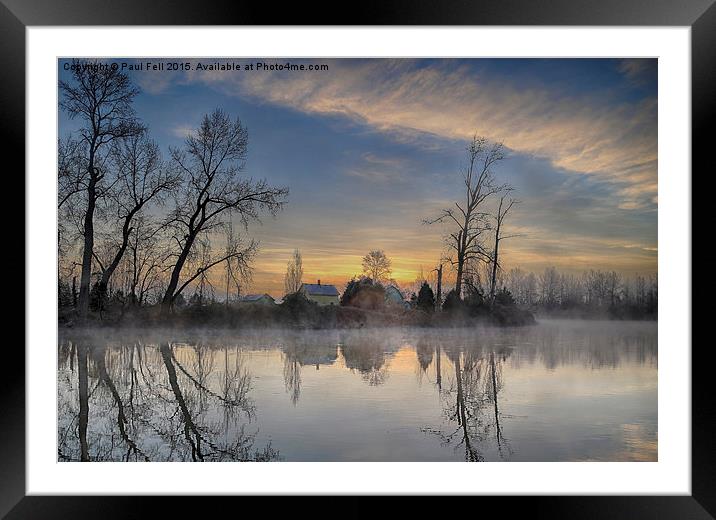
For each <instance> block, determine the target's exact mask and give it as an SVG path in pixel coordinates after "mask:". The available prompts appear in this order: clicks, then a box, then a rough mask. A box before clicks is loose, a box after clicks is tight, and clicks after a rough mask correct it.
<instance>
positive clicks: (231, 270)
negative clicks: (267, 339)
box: [225, 218, 251, 306]
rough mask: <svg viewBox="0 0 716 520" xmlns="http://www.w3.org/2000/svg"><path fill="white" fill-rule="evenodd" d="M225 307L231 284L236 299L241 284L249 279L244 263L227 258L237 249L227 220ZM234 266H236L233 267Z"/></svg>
mask: <svg viewBox="0 0 716 520" xmlns="http://www.w3.org/2000/svg"><path fill="white" fill-rule="evenodd" d="M225 231H226V257H227V258H226V302H225V303H226V305H227V306H228V305H229V286H230V284H231V282H233V284H234V286H235V287H236V298H237V299H238V298H239V296H240V294H241V285H242V282H247V281H249V279H250V278H251V270H250V269H248V268H247V267H248V266H247V264H246V263H245V262H240V261H236V262H234V261H233V260H234V259H233V258H232V257H231V256H229V255H230V254H231V251H234V250H235V249H236V248H237V245H238V243H237V240H238V237H237V236H236V235H235V234H234V225H233V223H232V222H231V218H229V221H228V224H227V225H226V230H225ZM234 264H236V265H234Z"/></svg>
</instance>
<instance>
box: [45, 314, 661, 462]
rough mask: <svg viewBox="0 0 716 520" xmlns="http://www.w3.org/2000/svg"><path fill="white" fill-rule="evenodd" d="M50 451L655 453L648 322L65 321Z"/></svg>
mask: <svg viewBox="0 0 716 520" xmlns="http://www.w3.org/2000/svg"><path fill="white" fill-rule="evenodd" d="M58 353H59V357H58V460H60V461H75V460H91V461H127V460H129V461H135V460H139V461H143V460H150V461H192V460H194V461H235V460H280V461H591V460H594V461H655V460H657V364H658V363H657V361H658V356H657V325H656V323H649V322H584V321H576V320H571V321H546V320H543V321H541V322H540V324H538V325H536V326H531V327H523V328H507V329H499V328H485V329H440V330H437V329H373V330H350V331H270V332H267V331H261V332H248V333H247V332H237V333H219V332H207V331H202V332H196V331H195V332H186V333H181V332H177V331H172V332H167V333H162V332H159V331H155V332H146V331H143V332H134V333H129V332H122V333H114V334H111V333H104V332H102V333H95V334H94V335H88V334H77V333H74V335H73V333H71V332H70V331H63V332H61V339H60V344H59V350H58Z"/></svg>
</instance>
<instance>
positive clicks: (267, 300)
mask: <svg viewBox="0 0 716 520" xmlns="http://www.w3.org/2000/svg"><path fill="white" fill-rule="evenodd" d="M240 301H241V303H255V304H259V305H274V304H275V303H276V302H275V301H274V299H273V297H271V295H270V294H265V293H264V294H247V295H246V296H244V297H243V298H241V300H240Z"/></svg>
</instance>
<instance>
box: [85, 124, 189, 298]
mask: <svg viewBox="0 0 716 520" xmlns="http://www.w3.org/2000/svg"><path fill="white" fill-rule="evenodd" d="M111 160H112V163H113V169H112V172H113V173H112V176H113V177H115V180H114V182H113V183H112V186H113V189H112V190H111V192H110V198H111V202H112V207H113V209H114V211H115V212H116V215H115V217H116V222H117V224H119V226H121V227H120V231H119V242H118V243H116V244H114V245H113V250H114V254H113V255H112V258H111V260H110V261H109V262H108V264H107V266H106V267H105V268H103V269H102V276H101V277H100V280H99V283H98V289H99V295H100V297H103V296H104V295H105V294H106V293H107V284H108V283H109V280H110V278H111V277H112V274H114V272H115V270H116V269H117V266H119V263H120V262H121V260H122V257H123V256H124V253H125V252H126V251H127V247H128V246H129V242H130V236H131V234H132V231H133V228H132V226H133V223H134V221H135V220H136V217H137V216H138V215H139V214H140V212H141V211H142V209H143V208H145V207H147V206H148V205H149V204H150V203H152V202H161V200H162V198H163V195H164V194H165V193H166V192H167V191H169V190H171V189H173V188H175V187H176V184H177V176H176V175H175V174H173V173H170V172H169V170H168V169H166V168H164V167H163V164H162V155H161V152H160V151H159V146H158V145H157V144H156V143H155V142H154V141H152V140H151V139H149V137H148V135H147V132H146V131H143V132H141V133H138V134H135V135H132V136H129V137H127V138H125V139H121V140H118V141H116V142H115V143H114V145H113V147H112V152H111ZM112 236H116V233H112Z"/></svg>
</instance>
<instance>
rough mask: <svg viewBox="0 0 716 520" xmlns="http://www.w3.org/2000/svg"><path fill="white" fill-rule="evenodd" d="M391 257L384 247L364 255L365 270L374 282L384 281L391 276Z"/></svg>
mask: <svg viewBox="0 0 716 520" xmlns="http://www.w3.org/2000/svg"><path fill="white" fill-rule="evenodd" d="M390 265H391V262H390V258H388V257H387V256H386V254H385V251H383V250H382V249H374V250H372V251H370V252H369V253H368V254H367V255H365V256H364V257H363V272H364V273H365V274H366V276H368V277H370V278H371V279H372V280H373V281H374V282H379V283H382V282H384V281H386V280H388V279H389V278H390V273H391V272H392V269H391V266H390Z"/></svg>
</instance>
